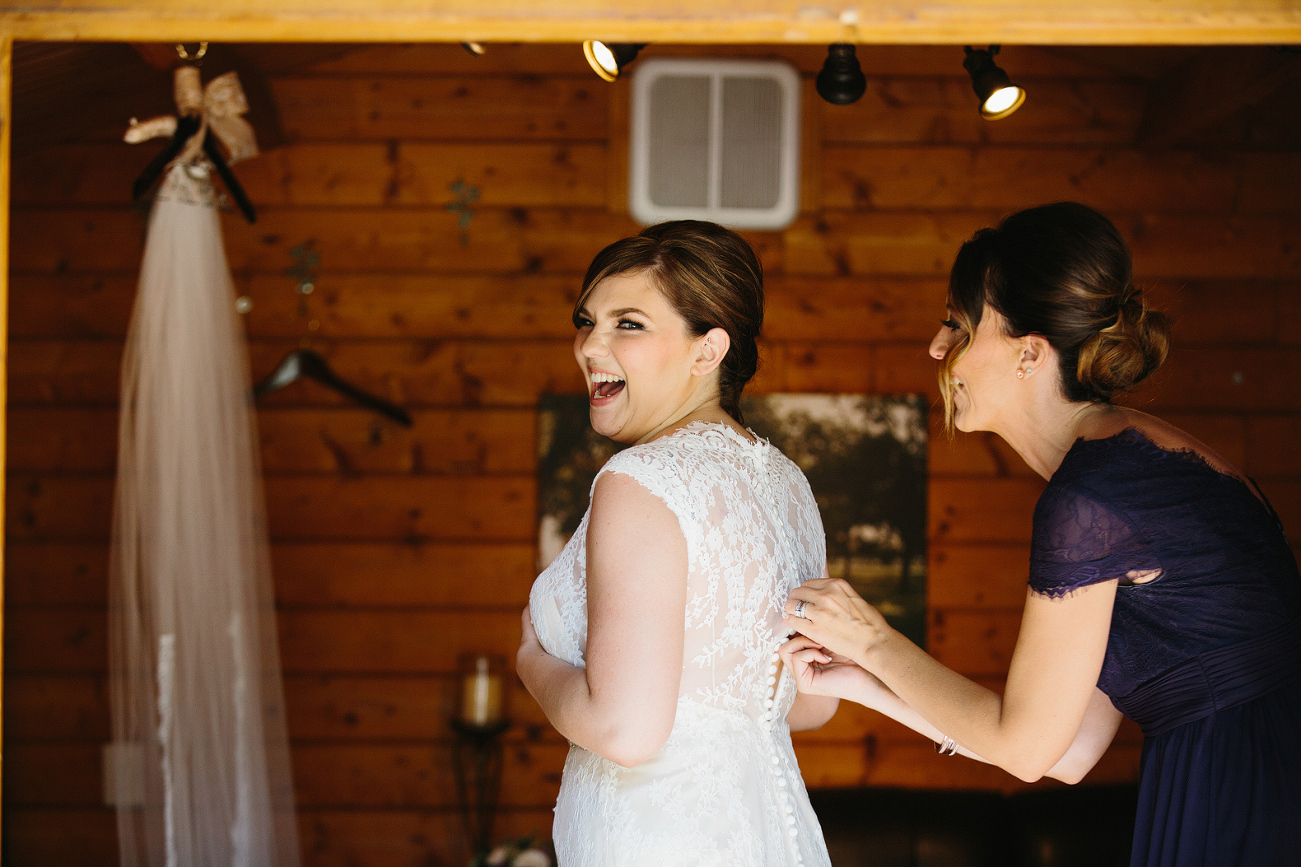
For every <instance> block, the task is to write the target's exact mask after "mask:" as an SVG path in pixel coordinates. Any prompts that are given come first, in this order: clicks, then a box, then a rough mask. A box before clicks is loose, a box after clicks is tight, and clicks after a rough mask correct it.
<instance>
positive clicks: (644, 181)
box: [629, 58, 800, 229]
mask: <svg viewBox="0 0 1301 867" xmlns="http://www.w3.org/2000/svg"><path fill="white" fill-rule="evenodd" d="M799 120H800V79H799V75H798V74H797V73H796V71H795V70H794V68H792V67H791V66H790V65H789V64H787V63H783V62H781V61H775V60H684V59H675V58H655V59H653V60H646V61H644V62H643V63H640V64H638V67H637V72H636V74H635V75H634V77H633V82H632V152H631V163H632V165H631V171H630V173H629V174H630V177H629V186H630V189H629V201H630V203H631V208H632V215H633V217H635V218H636V219H637V220H639V221H641V222H642V223H658V222H661V221H663V220H683V219H695V220H714V221H715V222H719V223H723V224H724V225H728V226H732V227H735V228H738V229H780V228H783V227H785V226H787V225H789V224H790V222H791V221H792V220H793V219H795V214H796V213H797V212H798V210H799V126H800V124H799Z"/></svg>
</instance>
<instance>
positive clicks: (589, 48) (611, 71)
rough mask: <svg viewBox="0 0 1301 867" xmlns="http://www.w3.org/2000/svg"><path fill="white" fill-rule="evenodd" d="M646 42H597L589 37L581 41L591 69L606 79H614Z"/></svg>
mask: <svg viewBox="0 0 1301 867" xmlns="http://www.w3.org/2000/svg"><path fill="white" fill-rule="evenodd" d="M647 44H648V43H645V42H641V43H635V42H610V43H606V42H597V41H596V40H594V39H589V40H587V41H586V42H584V43H583V55H584V56H585V57H587V62H588V63H589V64H590V65H591V67H592V71H593V72H595V73H596V74H597V75H599V76H601V77H602V78H604V79H605V80H606V81H614V80H615V79H616V78H618V77H619V73H620V72H622V71H623V68H624V67H625V66H627V65H628V64H629V63H632V61H633V58H635V57H636V56H637V52H639V51H641V50H642V49H643V48H645V47H646V46H647Z"/></svg>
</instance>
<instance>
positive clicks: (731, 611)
mask: <svg viewBox="0 0 1301 867" xmlns="http://www.w3.org/2000/svg"><path fill="white" fill-rule="evenodd" d="M601 473H621V474H624V475H627V476H630V477H631V478H633V479H634V480H636V481H637V482H638V483H639V484H641V485H642V486H643V487H645V488H646V489H647V490H648V491H650V492H651V493H652V494H654V495H655V496H656V497H658V498H659V499H661V500H662V501H663V502H664V503H665V504H666V505H667V506H668V507H669V509H670V510H671V511H672V512H673V514H674V515H676V516H677V519H678V526H679V527H680V528H681V530H682V534H683V536H684V537H685V539H686V543H687V562H688V575H687V605H686V610H685V611H684V612H683V616H684V621H685V634H684V647H683V667H682V679H681V683H680V686H679V693H678V694H679V698H678V709H677V715H676V718H675V720H674V726H673V732H672V733H671V734H670V736H669V742H668V743H667V744H666V745H665V747H664V748H663V749H662V750H661V751H660V753H659V754H657V755H656V756H655V757H654V758H652V759H651V760H650V761H648V762H646V763H644V764H642V765H639V766H638V767H636V768H633V769H625V768H621V767H620V766H618V765H615V764H614V763H613V762H609V761H607V760H606V759H603V758H601V757H600V756H596V755H594V754H592V753H590V752H588V751H587V750H584V749H582V748H580V747H574V748H573V749H572V750H571V753H570V758H569V761H568V762H567V763H566V767H565V777H564V780H563V782H562V786H561V795H560V800H559V802H558V804H557V808H556V825H555V829H554V836H555V838H556V845H557V853H558V855H559V856H560V863H562V864H564V865H566V867H582V865H597V864H619V865H628V864H639V863H646V864H648V865H650V864H654V865H657V867H658V865H671V864H683V865H687V864H690V865H707V864H716V865H731V864H735V865H738V867H739V865H746V867H749V865H768V864H771V865H789V864H825V863H827V862H826V850H825V847H824V845H823V843H822V837H821V832H820V831H819V830H818V826H817V821H816V818H815V817H814V816H813V813H812V810H811V809H810V808H809V807H808V799H807V795H806V794H805V791H804V786H803V783H802V782H801V780H800V776H799V769H798V767H797V766H796V764H795V757H794V752H793V751H792V749H791V746H790V733H789V730H788V729H787V727H786V725H785V717H786V713H787V712H788V711H789V710H790V706H791V704H792V702H793V701H794V698H795V689H794V683H793V681H792V679H791V676H790V675H789V673H783V674H782V676H781V677H780V679H778V678H777V676H776V674H777V666H776V664H775V663H776V657H775V651H776V648H777V647H778V646H779V645H780V644H781V643H782V642H783V641H784V640H785V639H786V636H787V632H786V629H785V626H784V624H783V623H782V617H783V609H784V605H785V602H786V599H787V597H788V596H789V595H790V592H791V590H792V589H794V588H795V587H796V586H798V585H799V584H800V583H802V582H804V581H806V580H808V579H810V578H816V577H817V576H819V575H820V574H822V570H823V566H824V563H825V560H826V543H825V537H824V535H823V530H822V521H821V518H820V516H819V514H818V509H817V504H816V503H815V502H814V500H813V495H812V492H811V491H810V490H809V486H808V482H807V480H806V479H805V478H804V475H803V473H801V472H800V470H799V468H798V467H796V466H795V464H793V463H792V462H791V461H790V460H789V459H787V458H786V457H785V456H784V455H782V454H781V452H780V451H778V450H777V449H776V448H774V447H772V446H771V445H770V444H768V443H767V442H764V441H762V440H759V441H757V442H753V443H752V442H750V441H748V440H747V439H746V438H745V437H743V436H741V435H740V434H739V433H737V432H735V431H734V430H732V429H731V428H728V427H725V426H723V425H716V424H704V423H696V424H693V425H691V426H689V427H687V428H685V429H683V430H680V431H677V432H674V433H673V434H671V435H669V436H665V437H662V438H660V439H658V440H654V441H652V442H650V443H646V444H643V445H639V446H634V447H632V448H630V449H627V450H625V451H622V452H619V453H618V454H616V455H614V456H613V457H612V458H611V459H610V460H609V461H608V462H607V463H606V465H605V466H604V467H603V468H602V470H601ZM597 477H598V478H599V477H600V474H598V476H597ZM587 525H588V516H587V515H584V517H583V519H582V521H581V522H580V524H579V526H578V529H577V530H576V531H575V533H574V535H573V537H572V538H571V539H570V541H569V543H568V544H567V545H566V546H565V548H564V550H563V551H562V552H561V554H560V555H559V556H558V557H557V558H556V560H555V561H554V562H553V563H552V564H551V565H550V566H549V567H548V568H547V569H546V570H545V571H544V572H543V573H542V574H541V575H540V576H539V577H538V579H537V581H536V582H535V583H534V585H533V590H532V593H531V595H530V606H531V612H532V618H533V625H534V628H535V629H536V630H537V633H538V638H539V640H540V642H541V644H542V646H543V648H545V649H546V650H547V652H548V653H550V654H552V655H553V656H556V657H558V658H560V659H563V660H565V661H566V662H568V663H570V664H571V665H577V666H582V665H583V664H584V650H585V647H586V640H587V607H586V606H587V591H586V556H585V549H586V538H587ZM638 859H645V860H644V862H643V861H642V860H638Z"/></svg>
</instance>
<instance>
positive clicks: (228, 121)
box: [124, 66, 258, 164]
mask: <svg viewBox="0 0 1301 867" xmlns="http://www.w3.org/2000/svg"><path fill="white" fill-rule="evenodd" d="M173 90H174V91H175V94H176V109H177V111H178V112H179V113H180V114H182V115H188V116H192V117H194V116H197V117H198V118H199V119H200V124H199V131H198V132H197V133H195V134H194V135H193V136H191V137H190V140H189V141H187V142H186V143H185V147H184V149H182V151H181V152H180V153H179V154H178V155H177V157H176V159H175V160H173V162H174V163H188V162H191V161H193V160H194V159H195V158H196V157H198V156H199V154H200V153H202V151H203V136H204V134H205V133H206V132H207V131H208V130H209V129H211V130H212V131H213V133H215V134H216V136H217V140H218V141H220V142H221V143H222V145H223V146H224V147H225V148H226V153H227V157H226V162H227V164H232V163H237V162H239V161H240V160H246V159H248V158H249V157H255V156H257V154H258V149H257V139H256V138H255V137H254V135H253V127H252V126H250V125H249V123H248V121H246V120H244V118H242V117H240V115H242V114H244V113H245V112H247V111H248V100H247V99H245V98H244V89H243V88H242V87H240V84H239V76H238V75H236V74H235V73H234V72H233V71H232V72H227V73H225V74H224V75H219V76H217V77H216V78H214V79H213V80H212V81H210V82H208V86H207V87H206V88H205V87H204V86H203V84H202V82H201V81H200V79H199V70H198V67H195V66H181V67H178V68H177V70H176V74H175V78H174V81H173ZM175 132H176V117H175V116H173V115H164V116H162V117H155V118H150V119H149V120H146V121H144V122H143V123H140V122H137V121H136V119H135V118H131V126H130V127H129V128H128V129H127V131H126V135H125V136H124V138H125V139H126V141H128V142H130V143H132V144H136V143H137V142H142V141H146V140H148V139H151V138H156V137H158V136H168V135H173V134H175Z"/></svg>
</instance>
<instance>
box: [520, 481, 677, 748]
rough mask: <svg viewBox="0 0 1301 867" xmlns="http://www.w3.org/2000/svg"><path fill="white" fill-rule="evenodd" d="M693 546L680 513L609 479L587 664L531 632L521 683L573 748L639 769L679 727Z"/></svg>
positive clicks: (603, 494)
mask: <svg viewBox="0 0 1301 867" xmlns="http://www.w3.org/2000/svg"><path fill="white" fill-rule="evenodd" d="M686 594H687V543H686V539H685V538H684V537H683V535H682V530H681V528H680V527H679V526H678V520H677V517H676V516H674V514H673V512H672V511H671V510H670V509H669V508H668V506H666V505H665V504H664V502H663V501H662V500H660V499H659V498H657V497H656V496H654V495H653V494H651V493H650V492H649V491H647V490H646V489H645V488H644V487H642V486H641V485H640V484H638V483H637V482H636V481H634V480H633V479H632V478H630V477H629V476H625V475H621V474H618V473H606V474H604V475H602V476H601V477H600V478H599V479H598V480H597V482H596V487H595V490H593V492H592V511H591V514H590V516H589V518H588V527H587V651H586V663H587V667H586V668H577V667H575V666H572V665H569V664H568V663H566V662H564V661H562V660H560V659H557V658H556V657H554V656H551V655H550V654H548V653H547V652H546V651H545V650H543V649H542V647H541V645H540V644H538V643H537V641H536V638H533V639H532V640H530V634H529V633H531V631H532V630H531V629H526V630H525V636H524V639H525V640H524V642H523V643H521V645H520V649H519V653H518V654H517V657H516V668H517V671H518V672H519V676H520V679H521V680H522V681H523V682H524V686H525V687H526V688H527V689H528V691H529V692H530V693H532V694H533V697H534V698H535V699H537V701H538V704H539V705H541V706H542V710H543V712H544V713H546V715H547V719H549V720H550V721H551V724H552V725H554V726H555V727H556V730H557V731H559V732H560V733H561V734H562V735H564V736H565V737H566V738H568V739H569V740H570V741H571V742H573V743H575V744H578V745H579V746H581V747H583V748H585V749H588V750H591V751H592V752H594V753H596V754H597V755H600V756H603V757H605V758H607V759H609V760H610V761H612V762H615V763H617V764H620V765H623V766H624V767H633V766H635V765H638V764H640V763H642V762H644V761H645V760H646V759H648V758H650V757H651V756H653V755H654V754H655V753H656V752H658V751H659V749H660V747H662V746H664V743H665V742H666V741H667V740H668V737H669V732H670V731H672V729H673V718H674V716H675V714H676V711H677V701H678V689H679V686H680V683H681V679H682V645H683V640H684V632H685V628H686V627H685V618H684V616H683V612H684V611H685V610H686V604H687V598H686Z"/></svg>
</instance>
